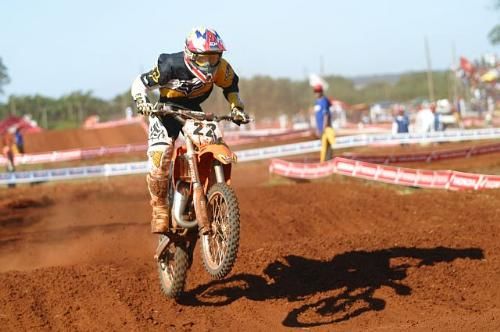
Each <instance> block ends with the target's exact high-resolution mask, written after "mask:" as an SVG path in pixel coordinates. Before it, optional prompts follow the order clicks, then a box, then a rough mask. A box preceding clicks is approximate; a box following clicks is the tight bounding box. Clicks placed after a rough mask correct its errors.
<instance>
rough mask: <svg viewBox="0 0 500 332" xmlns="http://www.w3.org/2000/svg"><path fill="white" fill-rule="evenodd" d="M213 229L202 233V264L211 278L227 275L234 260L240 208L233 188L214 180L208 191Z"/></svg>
mask: <svg viewBox="0 0 500 332" xmlns="http://www.w3.org/2000/svg"><path fill="white" fill-rule="evenodd" d="M207 201H208V204H207V206H208V209H209V216H210V217H211V218H212V220H211V226H212V232H211V233H210V234H208V235H202V236H201V246H200V248H201V256H202V258H203V266H204V267H205V270H206V271H207V272H208V274H210V276H211V277H212V278H213V279H222V278H224V277H225V276H227V275H228V274H229V273H230V272H231V269H232V268H233V265H234V263H235V261H236V256H237V253H238V247H239V243H240V209H239V205H238V199H237V197H236V194H235V193H234V191H233V189H232V188H231V187H229V186H228V185H227V184H225V183H216V184H214V185H213V186H212V187H211V188H210V190H209V192H208V195H207Z"/></svg>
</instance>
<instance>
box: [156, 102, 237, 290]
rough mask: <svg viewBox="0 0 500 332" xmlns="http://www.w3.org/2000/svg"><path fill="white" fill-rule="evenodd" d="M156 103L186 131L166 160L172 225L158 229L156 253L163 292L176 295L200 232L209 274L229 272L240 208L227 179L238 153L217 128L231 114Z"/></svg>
mask: <svg viewBox="0 0 500 332" xmlns="http://www.w3.org/2000/svg"><path fill="white" fill-rule="evenodd" d="M156 109H157V111H156V113H155V114H156V115H159V116H171V117H174V118H175V119H176V120H177V121H179V122H180V123H181V124H182V133H183V135H184V143H183V144H181V145H180V146H176V147H175V149H174V154H173V157H172V161H171V165H170V172H169V179H168V180H169V191H168V194H167V199H168V202H169V206H170V208H171V213H170V230H169V232H168V234H165V235H160V239H159V244H158V247H157V249H156V254H155V259H156V262H157V266H158V273H159V277H160V284H161V288H162V291H163V293H164V294H165V295H166V296H167V297H169V298H178V297H179V296H180V295H181V294H182V292H183V290H184V285H185V280H186V276H187V271H188V269H189V268H190V266H191V264H192V261H193V251H194V248H195V246H196V243H197V240H198V238H199V239H200V242H201V245H200V248H201V257H202V260H203V266H204V268H205V270H206V271H207V272H208V274H209V275H210V276H211V277H212V278H213V279H222V278H224V277H225V276H227V275H228V274H229V273H230V272H231V269H232V267H233V265H234V263H235V260H236V256H237V252H238V247H239V240H240V212H239V206H238V199H237V197H236V195H235V193H234V191H233V189H232V188H231V187H230V181H231V166H232V164H233V163H235V162H236V161H237V158H236V155H235V154H234V153H233V152H232V151H231V149H230V148H229V147H228V146H227V145H226V144H225V143H224V141H223V139H222V132H221V130H220V128H219V122H220V121H233V118H232V117H231V116H230V115H223V116H217V115H214V114H211V113H204V112H198V111H192V110H186V109H178V108H173V107H171V106H165V105H163V106H162V105H157V106H156ZM179 140H181V139H179ZM179 140H178V141H179ZM202 230H203V232H202Z"/></svg>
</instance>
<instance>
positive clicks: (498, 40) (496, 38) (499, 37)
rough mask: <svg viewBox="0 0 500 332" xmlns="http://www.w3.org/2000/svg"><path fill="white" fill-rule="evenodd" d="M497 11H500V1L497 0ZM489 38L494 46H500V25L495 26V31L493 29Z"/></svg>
mask: <svg viewBox="0 0 500 332" xmlns="http://www.w3.org/2000/svg"><path fill="white" fill-rule="evenodd" d="M495 9H497V10H498V9H500V0H497V2H496V4H495ZM488 37H489V38H490V41H491V43H492V44H493V45H495V44H500V24H497V25H495V26H494V27H493V29H491V31H490V33H489V34H488Z"/></svg>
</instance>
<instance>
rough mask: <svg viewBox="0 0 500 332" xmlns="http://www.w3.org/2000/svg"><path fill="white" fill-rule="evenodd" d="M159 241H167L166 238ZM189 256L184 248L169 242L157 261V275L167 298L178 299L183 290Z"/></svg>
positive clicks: (162, 237) (163, 237)
mask: <svg viewBox="0 0 500 332" xmlns="http://www.w3.org/2000/svg"><path fill="white" fill-rule="evenodd" d="M161 241H168V238H167V237H166V236H161V237H160V243H161ZM189 262H190V258H189V254H188V251H187V249H186V248H184V246H182V245H178V244H176V243H174V242H171V243H170V244H169V245H168V247H167V248H166V249H165V251H164V252H163V254H162V256H161V257H160V258H159V259H158V262H157V266H158V274H159V276H160V285H161V289H162V291H163V293H164V294H165V295H166V296H167V297H169V298H178V297H179V296H180V295H181V293H182V291H183V290H184V284H185V282H186V275H187V270H188V268H189Z"/></svg>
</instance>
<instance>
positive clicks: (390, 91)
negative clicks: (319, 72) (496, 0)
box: [0, 71, 451, 129]
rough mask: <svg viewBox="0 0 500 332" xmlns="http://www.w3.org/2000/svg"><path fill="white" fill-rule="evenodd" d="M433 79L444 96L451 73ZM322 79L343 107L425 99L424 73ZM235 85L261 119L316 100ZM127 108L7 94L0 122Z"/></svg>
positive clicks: (251, 84) (298, 92)
mask: <svg viewBox="0 0 500 332" xmlns="http://www.w3.org/2000/svg"><path fill="white" fill-rule="evenodd" d="M432 75H433V81H434V95H435V97H436V99H437V98H447V97H448V98H449V97H450V96H449V91H450V89H449V86H450V77H451V75H450V72H449V71H434V72H433V73H432ZM325 80H326V81H327V82H328V84H329V86H330V88H329V89H328V91H327V95H328V96H329V97H331V98H334V99H338V100H341V101H344V102H346V103H348V104H358V103H373V102H377V101H382V100H392V101H398V102H406V101H410V100H413V99H416V98H420V99H427V98H428V91H427V76H426V73H425V72H414V73H407V74H404V75H402V76H401V77H400V79H399V81H398V82H396V83H395V84H391V83H388V82H383V81H379V82H374V83H371V84H368V85H366V86H364V87H362V88H359V87H358V88H357V87H356V86H355V84H354V82H353V81H351V80H349V79H347V78H345V77H341V76H327V77H325ZM239 86H240V91H241V98H242V100H243V101H244V103H245V105H246V109H247V111H248V112H249V113H251V114H253V115H254V116H255V117H256V118H257V119H260V120H262V119H264V118H266V117H269V118H275V117H276V116H278V115H281V114H287V115H295V114H299V113H301V114H302V115H306V114H307V112H308V110H309V109H310V108H311V107H312V105H313V103H314V98H315V97H314V94H313V92H312V89H311V87H310V86H309V83H308V81H307V80H300V81H294V80H290V79H286V78H271V77H269V76H255V77H252V78H249V79H243V78H242V79H240V84H239ZM153 99H154V100H156V98H153ZM202 106H203V108H204V110H205V111H208V112H214V113H219V114H220V113H225V112H229V106H228V103H227V101H226V100H225V98H224V96H223V94H222V92H221V89H218V88H215V89H214V91H213V93H212V95H211V96H210V98H209V99H208V100H207V101H206V102H205V103H204V104H203V105H202ZM127 107H133V101H132V98H131V96H130V91H125V92H123V93H122V94H120V95H118V96H116V97H115V98H113V99H112V100H103V99H100V98H97V97H95V96H93V95H92V92H91V91H75V92H72V93H70V94H68V95H65V96H62V97H61V98H57V99H55V98H49V97H44V96H40V95H35V96H10V97H9V99H8V101H7V103H6V104H4V105H0V118H3V117H5V116H7V115H8V114H17V115H24V114H31V116H32V117H33V119H34V120H36V121H37V122H38V124H39V125H40V126H42V127H44V128H49V129H55V128H68V127H79V126H81V124H82V122H83V121H84V120H85V119H86V118H87V117H88V116H90V115H98V116H99V117H100V119H101V120H102V121H106V120H110V119H113V118H118V117H123V115H124V111H125V109H126V108H127Z"/></svg>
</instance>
